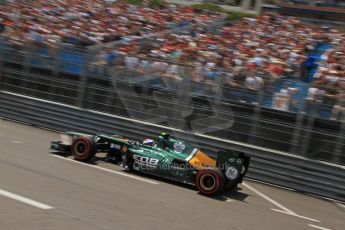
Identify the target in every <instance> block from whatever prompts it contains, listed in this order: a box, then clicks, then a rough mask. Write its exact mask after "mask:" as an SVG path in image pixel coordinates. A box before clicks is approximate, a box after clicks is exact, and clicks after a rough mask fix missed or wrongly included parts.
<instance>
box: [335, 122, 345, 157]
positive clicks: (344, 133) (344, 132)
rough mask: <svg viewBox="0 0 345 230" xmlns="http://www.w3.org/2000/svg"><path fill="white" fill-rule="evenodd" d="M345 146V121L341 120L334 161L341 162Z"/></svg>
mask: <svg viewBox="0 0 345 230" xmlns="http://www.w3.org/2000/svg"><path fill="white" fill-rule="evenodd" d="M344 146H345V121H341V125H340V131H339V136H338V140H337V144H336V146H335V150H334V153H335V154H334V156H333V160H332V161H333V162H335V163H341V155H344V154H345V153H344V152H343V151H342V149H343V147H344Z"/></svg>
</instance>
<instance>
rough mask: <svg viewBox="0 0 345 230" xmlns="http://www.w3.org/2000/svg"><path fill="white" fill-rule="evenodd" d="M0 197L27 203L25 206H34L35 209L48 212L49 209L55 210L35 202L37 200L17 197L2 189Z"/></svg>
mask: <svg viewBox="0 0 345 230" xmlns="http://www.w3.org/2000/svg"><path fill="white" fill-rule="evenodd" d="M0 195H2V196H4V197H7V198H11V199H13V200H16V201H19V202H22V203H25V204H28V205H31V206H34V207H36V208H39V209H44V210H48V209H53V208H54V207H52V206H49V205H46V204H43V203H41V202H38V201H35V200H31V199H29V198H26V197H23V196H20V195H17V194H15V193H11V192H8V191H5V190H2V189H0Z"/></svg>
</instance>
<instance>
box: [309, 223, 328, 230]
mask: <svg viewBox="0 0 345 230" xmlns="http://www.w3.org/2000/svg"><path fill="white" fill-rule="evenodd" d="M308 226H309V227H312V228H316V229H321V230H331V229H329V228H324V227H320V226H317V225H313V224H308Z"/></svg>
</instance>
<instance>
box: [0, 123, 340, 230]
mask: <svg viewBox="0 0 345 230" xmlns="http://www.w3.org/2000/svg"><path fill="white" fill-rule="evenodd" d="M58 138H59V134H58V133H55V132H52V131H48V130H42V129H38V128H34V127H31V126H27V125H23V124H18V123H13V122H9V121H4V120H2V121H1V120H0V229H1V230H18V229H26V230H39V229H44V230H52V229H54V230H55V229H56V230H61V229H73V230H78V229H82V230H97V229H109V230H110V229H112V230H113V229H120V230H122V229H123V230H126V229H140V230H141V229H149V230H154V229H159V230H161V229H188V230H193V229H198V230H199V229H204V230H205V229H212V230H217V229H243V230H251V229H259V230H266V229H267V230H292V229H308V230H311V229H321V230H327V229H332V230H335V229H339V230H343V229H345V205H343V204H339V203H337V202H335V201H330V200H324V199H321V198H317V197H313V196H309V195H305V194H301V193H297V192H295V191H290V190H286V189H282V188H277V187H274V186H271V185H265V184H262V183H258V182H254V181H250V180H246V181H245V183H244V184H242V185H241V186H240V189H239V191H237V192H233V193H228V194H222V195H219V196H217V197H214V198H209V197H205V196H202V195H199V194H198V192H197V191H196V190H195V189H193V187H189V186H184V185H181V184H176V183H171V182H168V181H165V180H159V179H157V178H152V177H146V176H143V175H137V174H129V173H128V172H125V171H122V169H121V168H119V167H117V166H114V165H112V164H110V163H106V162H102V161H97V162H95V164H93V165H88V164H84V163H77V162H76V161H73V160H70V159H69V158H64V157H59V156H55V155H52V154H49V150H48V146H49V142H50V141H51V140H56V139H58Z"/></svg>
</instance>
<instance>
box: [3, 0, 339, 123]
mask: <svg viewBox="0 0 345 230" xmlns="http://www.w3.org/2000/svg"><path fill="white" fill-rule="evenodd" d="M221 18H224V15H222V14H216V13H209V12H205V11H200V10H196V9H193V8H191V7H185V6H177V5H172V4H164V5H162V6H160V7H158V8H149V7H148V6H147V5H146V6H145V4H144V6H134V5H129V4H126V3H123V2H122V1H118V2H113V3H110V2H106V1H103V0H88V1H84V0H57V1H53V0H31V1H14V0H12V1H6V3H4V4H1V5H0V32H1V34H2V35H3V36H5V37H7V38H8V39H9V40H10V41H11V42H12V43H14V44H17V45H29V46H30V45H32V44H45V45H48V46H49V47H56V46H58V45H59V44H60V43H67V44H71V45H75V46H90V45H95V44H96V45H97V44H99V45H102V44H104V43H108V42H111V41H119V42H117V43H116V45H115V46H104V47H110V48H104V49H99V50H97V55H94V58H95V60H93V62H92V65H91V69H93V70H94V71H104V69H109V68H104V67H113V66H120V67H121V68H125V69H127V70H130V72H131V75H133V74H134V75H137V76H144V75H152V74H158V75H161V76H165V77H166V78H171V79H175V80H178V81H180V80H182V79H183V78H184V77H186V76H187V75H190V77H191V79H192V81H194V82H198V83H204V84H206V85H211V86H215V85H217V84H222V86H224V87H228V88H231V89H234V90H236V89H237V90H244V91H245V92H247V93H248V94H254V95H257V94H258V92H262V91H264V92H265V94H267V95H273V97H274V100H273V107H274V108H276V109H281V110H293V109H294V108H296V106H297V104H298V102H297V101H296V95H297V94H298V91H299V89H298V88H295V87H293V86H291V85H289V84H283V85H282V86H280V87H279V91H278V92H277V91H276V89H277V87H276V86H277V82H281V80H282V79H291V80H296V81H300V80H303V78H304V77H305V76H306V75H308V74H310V73H311V69H312V66H313V64H311V63H310V60H309V54H311V53H314V52H316V50H317V47H318V46H319V45H320V44H324V43H327V44H331V45H332V48H331V49H330V50H328V51H327V52H326V53H324V54H323V56H322V57H321V64H320V66H319V68H318V71H317V74H316V75H315V78H314V81H313V83H312V85H311V86H310V87H309V90H308V92H307V98H306V99H307V100H306V101H307V103H306V104H307V105H306V106H307V107H308V108H310V107H313V109H315V106H314V105H315V103H314V102H317V103H322V104H326V105H329V106H331V107H332V112H331V118H332V119H336V120H345V45H344V43H343V41H344V38H345V35H344V34H343V33H341V32H339V31H337V30H335V29H330V28H322V27H320V26H317V25H307V24H304V23H302V22H301V21H300V20H299V19H297V18H293V17H289V18H287V17H283V16H279V15H274V14H268V15H262V16H259V17H257V18H243V19H241V20H239V21H236V22H234V23H226V24H225V25H221V26H219V28H215V27H213V26H210V25H213V24H212V22H214V21H216V20H219V19H221ZM185 25H190V28H189V30H188V31H182V30H181V31H178V30H176V31H174V32H172V33H166V31H167V30H169V29H172V28H178V27H181V26H185ZM149 34H151V35H152V34H154V36H144V35H149ZM100 47H102V46H100ZM254 100H255V99H254ZM251 102H253V101H251ZM310 103H311V104H313V105H312V106H309V104H310ZM308 108H307V109H308ZM316 109H317V108H316Z"/></svg>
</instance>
